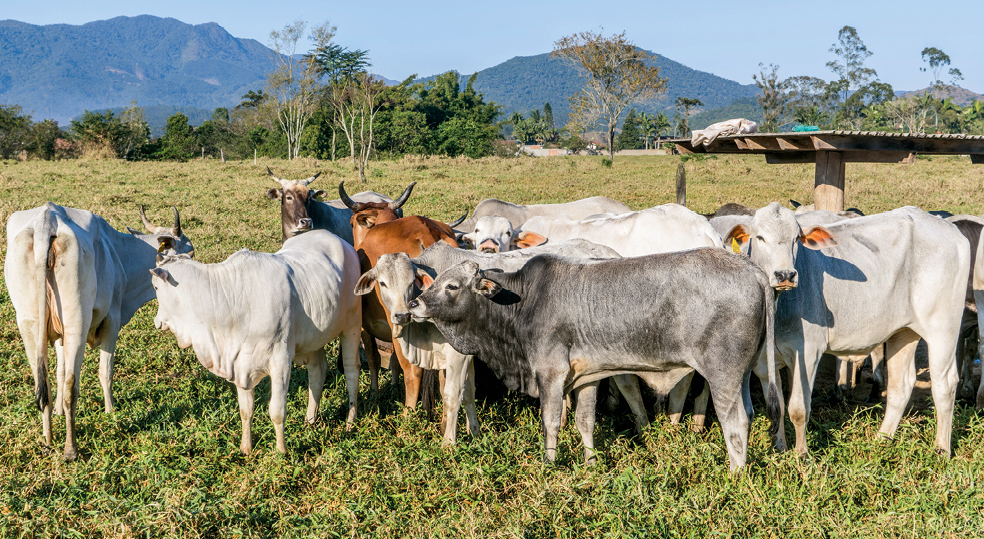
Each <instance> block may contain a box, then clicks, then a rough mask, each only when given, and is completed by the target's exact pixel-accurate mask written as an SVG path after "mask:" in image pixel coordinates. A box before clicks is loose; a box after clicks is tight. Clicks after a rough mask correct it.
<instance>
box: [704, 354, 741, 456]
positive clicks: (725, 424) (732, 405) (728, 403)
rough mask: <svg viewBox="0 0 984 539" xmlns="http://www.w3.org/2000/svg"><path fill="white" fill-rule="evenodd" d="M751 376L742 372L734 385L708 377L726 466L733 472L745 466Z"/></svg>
mask: <svg viewBox="0 0 984 539" xmlns="http://www.w3.org/2000/svg"><path fill="white" fill-rule="evenodd" d="M750 377H751V373H750V372H747V373H745V374H744V375H742V377H741V382H740V383H739V384H738V385H737V387H735V384H734V382H730V383H727V382H725V381H724V380H720V379H708V380H707V383H708V385H710V386H711V390H710V391H711V398H713V399H714V409H715V410H716V411H717V416H718V420H719V421H720V422H721V430H722V432H723V434H724V444H725V446H726V447H727V450H728V465H729V466H730V468H731V471H732V472H734V471H735V470H737V469H738V468H741V467H742V466H744V465H745V462H746V458H747V454H748V433H749V428H750V427H751V424H752V395H751V389H750V387H749V380H750Z"/></svg>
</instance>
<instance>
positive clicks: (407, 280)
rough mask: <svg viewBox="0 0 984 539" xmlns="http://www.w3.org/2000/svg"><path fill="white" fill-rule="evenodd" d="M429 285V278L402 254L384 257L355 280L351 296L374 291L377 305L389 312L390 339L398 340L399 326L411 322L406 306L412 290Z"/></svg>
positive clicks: (413, 293)
mask: <svg viewBox="0 0 984 539" xmlns="http://www.w3.org/2000/svg"><path fill="white" fill-rule="evenodd" d="M432 282H433V280H432V279H431V278H430V276H429V275H427V274H426V273H425V272H423V271H422V270H419V269H418V268H417V267H416V266H414V265H413V263H412V262H410V257H408V256H407V255H406V254H405V253H392V254H385V255H383V256H381V257H379V260H377V261H376V265H375V266H374V267H373V268H372V269H371V270H369V271H367V272H366V273H364V274H363V275H362V277H360V278H359V281H358V282H357V283H356V285H355V294H356V295H358V296H362V295H365V294H368V293H370V292H372V291H373V289H374V288H375V289H376V290H377V292H378V294H379V296H378V297H379V299H380V302H381V303H382V304H383V306H384V307H386V310H387V311H388V312H389V318H390V325H391V327H392V328H393V336H394V337H399V336H400V335H402V334H403V327H404V326H406V325H407V324H409V323H410V322H411V321H412V320H411V317H410V309H409V308H408V307H407V303H409V302H410V300H412V299H413V296H414V295H415V290H420V289H423V288H427V287H428V286H430V284H431V283H432Z"/></svg>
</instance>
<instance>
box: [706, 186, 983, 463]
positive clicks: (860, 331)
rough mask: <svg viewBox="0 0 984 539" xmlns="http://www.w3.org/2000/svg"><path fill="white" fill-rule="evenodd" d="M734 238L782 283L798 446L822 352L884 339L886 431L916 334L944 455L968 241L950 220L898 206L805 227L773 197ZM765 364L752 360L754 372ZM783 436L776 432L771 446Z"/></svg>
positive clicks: (908, 375) (863, 347)
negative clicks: (922, 344)
mask: <svg viewBox="0 0 984 539" xmlns="http://www.w3.org/2000/svg"><path fill="white" fill-rule="evenodd" d="M732 238H734V239H735V240H736V241H738V242H739V243H741V244H742V245H745V244H748V245H747V248H748V252H749V253H750V255H751V258H752V260H753V261H755V262H756V263H757V264H758V265H759V266H761V267H762V268H763V269H765V272H766V274H767V275H768V276H769V279H770V284H771V285H772V286H773V287H774V288H776V289H777V290H786V291H785V292H783V293H782V294H781V295H780V296H779V299H778V303H777V310H776V346H777V348H778V351H779V354H778V355H777V358H776V361H782V362H783V363H785V365H786V366H787V367H789V368H790V369H791V370H792V379H793V387H792V388H791V390H792V395H791V397H790V399H789V418H790V420H791V421H792V422H793V425H794V427H795V428H796V450H797V452H798V453H800V454H806V453H807V451H808V450H807V444H806V424H807V421H808V420H809V416H810V395H811V393H812V390H813V382H814V380H815V377H816V372H817V365H818V363H819V361H820V356H821V355H822V354H824V353H825V352H826V353H831V354H834V355H864V354H868V353H869V352H871V350H872V349H874V348H875V347H876V346H878V345H880V344H881V343H883V342H887V343H888V347H887V352H886V358H887V371H888V403H887V406H886V410H885V419H884V421H883V422H882V427H881V433H882V435H885V436H892V435H893V434H894V433H895V430H896V428H897V427H898V424H899V421H900V420H901V418H902V413H903V412H904V410H905V407H906V404H908V402H909V396H910V394H911V392H912V387H913V385H914V383H915V379H916V370H915V361H914V356H915V350H916V345H917V343H918V342H919V338H920V337H922V338H923V339H924V340H925V341H926V344H927V348H928V352H929V370H930V377H931V379H932V392H933V402H934V403H935V406H936V414H937V430H936V447H937V448H938V449H939V450H940V451H942V452H944V453H946V454H949V453H950V430H951V425H952V422H953V402H954V397H955V390H956V383H957V369H956V361H955V350H956V340H957V335H958V332H959V329H960V319H961V314H962V312H963V307H964V296H965V291H966V286H967V285H966V281H965V279H966V275H967V274H968V272H969V266H970V246H969V244H968V242H967V240H966V239H965V238H964V237H963V236H962V235H961V234H960V232H959V231H958V230H957V228H956V227H954V226H953V225H951V224H950V223H947V222H946V221H944V220H942V219H938V218H936V217H933V216H931V215H929V214H927V213H926V212H924V211H922V210H920V209H918V208H913V207H905V208H900V209H897V210H893V211H890V212H886V213H881V214H878V215H872V216H868V217H859V218H856V219H850V220H845V221H841V222H837V223H833V224H830V225H827V226H813V227H809V228H805V229H804V228H802V227H801V226H800V224H799V223H797V221H796V218H795V217H794V215H793V212H792V211H791V210H788V209H786V208H783V207H782V206H780V205H779V203H772V204H770V205H769V206H767V207H765V208H762V209H760V210H759V211H758V212H757V213H756V214H755V217H754V219H753V222H752V224H751V225H750V226H745V225H738V226H736V227H735V228H734V229H733V230H732V231H731V233H730V234H729V235H728V237H727V238H726V239H725V241H726V242H728V243H730V241H731V239H732ZM800 245H802V246H804V247H807V248H806V249H800ZM780 358H781V359H780ZM764 363H766V362H765V360H760V361H759V363H758V365H757V366H756V368H755V373H756V375H758V376H759V377H760V378H762V377H763V375H764V374H765V373H766V367H767V365H765V364H764ZM785 443H786V442H785V435H784V434H783V433H782V431H781V430H780V432H779V434H778V439H777V440H776V445H777V447H785Z"/></svg>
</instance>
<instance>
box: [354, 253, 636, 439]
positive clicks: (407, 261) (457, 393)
mask: <svg viewBox="0 0 984 539" xmlns="http://www.w3.org/2000/svg"><path fill="white" fill-rule="evenodd" d="M546 253H551V254H557V255H561V256H568V257H573V258H597V259H610V258H618V253H616V252H615V251H613V250H612V249H609V248H607V247H604V246H601V245H597V244H594V243H591V242H589V241H585V240H571V241H566V242H559V243H555V244H554V243H552V244H549V245H543V246H539V247H531V248H529V249H523V250H520V251H512V252H506V253H497V254H486V253H476V252H473V251H466V250H462V249H455V248H453V247H450V246H448V245H447V244H445V243H435V244H434V245H432V246H430V247H428V248H427V249H426V250H424V252H423V253H421V255H420V256H419V257H417V258H413V259H411V258H409V257H408V256H407V255H405V254H403V253H396V254H386V255H383V256H381V257H380V258H379V260H378V261H377V262H376V265H375V266H374V267H373V268H372V269H371V270H369V271H368V272H366V273H364V274H363V275H362V277H361V278H360V279H359V285H358V287H357V288H356V291H355V293H356V294H359V295H362V294H368V293H369V292H371V291H372V290H373V285H374V284H375V283H379V284H380V285H381V287H380V292H381V296H382V298H383V303H384V304H385V305H386V308H387V309H388V310H389V312H390V313H391V316H392V321H393V328H394V331H398V332H399V335H398V337H397V341H398V343H399V345H400V347H401V348H402V350H403V353H404V355H405V356H406V357H407V359H408V360H409V361H410V362H411V363H413V364H415V365H417V366H419V367H421V368H425V369H444V370H445V371H446V381H445V384H444V388H443V398H444V411H445V416H444V419H445V425H444V442H445V444H453V443H454V442H455V440H456V436H457V425H458V423H457V419H458V411H459V409H460V408H461V406H462V404H464V407H465V416H466V419H467V423H468V430H469V432H471V434H472V435H473V436H476V435H478V431H479V424H478V416H477V415H476V413H475V403H474V399H475V375H474V363H473V358H472V356H469V355H464V354H461V353H459V352H457V351H456V350H455V349H454V348H452V347H451V345H449V344H448V343H447V341H446V340H445V339H444V336H443V335H441V332H440V331H438V330H437V328H436V327H435V326H434V324H431V323H430V322H412V321H411V318H410V316H409V308H408V307H407V303H408V302H409V301H410V300H412V299H413V298H414V297H416V295H417V294H416V293H419V291H420V290H422V289H425V288H427V287H428V286H430V284H431V283H432V282H433V280H434V276H436V275H437V274H439V273H441V272H443V271H445V270H446V269H448V268H450V267H452V266H456V265H457V264H459V263H461V262H465V261H470V262H475V263H477V264H478V265H479V266H480V267H481V268H483V269H487V270H492V269H498V270H503V271H516V270H518V269H520V268H522V267H523V266H524V265H525V264H526V262H528V261H529V260H530V259H531V258H533V257H534V256H536V255H539V254H546ZM415 292H416V293H415ZM614 378H615V381H616V383H617V384H618V385H619V388H620V389H622V391H623V393H624V394H625V395H626V400H627V401H628V402H629V406H630V407H631V408H632V411H633V413H634V415H635V420H636V428H637V430H638V431H640V432H641V431H642V430H643V429H645V428H646V426H648V425H649V419H648V417H647V415H646V410H645V407H644V404H643V402H642V394H641V392H640V391H639V384H638V382H637V381H636V380H635V379H634V377H632V376H630V375H620V376H616V377H614ZM511 389H515V388H511Z"/></svg>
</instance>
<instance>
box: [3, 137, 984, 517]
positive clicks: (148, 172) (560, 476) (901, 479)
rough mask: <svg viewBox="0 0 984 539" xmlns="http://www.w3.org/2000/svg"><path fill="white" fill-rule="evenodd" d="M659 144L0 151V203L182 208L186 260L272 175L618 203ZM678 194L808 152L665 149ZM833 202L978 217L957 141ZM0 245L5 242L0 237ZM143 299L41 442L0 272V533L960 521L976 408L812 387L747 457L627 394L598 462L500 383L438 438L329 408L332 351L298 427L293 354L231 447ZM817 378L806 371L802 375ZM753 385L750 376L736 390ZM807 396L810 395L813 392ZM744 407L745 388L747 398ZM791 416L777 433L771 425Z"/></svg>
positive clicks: (973, 467) (649, 197) (967, 499)
mask: <svg viewBox="0 0 984 539" xmlns="http://www.w3.org/2000/svg"><path fill="white" fill-rule="evenodd" d="M677 162H678V158H674V157H629V158H621V157H620V158H616V160H615V162H614V164H613V165H612V166H611V167H610V168H608V167H604V166H603V165H602V163H601V159H598V158H555V159H533V158H526V159H507V160H501V159H483V160H477V161H472V160H468V159H456V160H452V159H437V158H432V159H422V158H416V159H414V158H408V159H404V160H402V161H397V162H385V163H373V164H372V172H371V174H370V175H369V176H370V183H368V184H367V185H365V186H362V185H359V184H358V182H356V181H352V180H351V179H352V178H353V177H354V174H353V173H352V172H351V168H350V167H349V166H347V165H344V164H341V163H336V164H332V163H325V162H315V161H313V160H300V161H297V162H293V163H287V162H279V161H264V162H263V163H261V164H260V166H253V164H252V162H244V163H231V162H230V163H228V164H221V163H216V162H214V161H207V162H204V163H203V162H190V163H184V164H169V163H124V162H104V161H68V162H60V163H41V162H27V163H18V162H12V161H8V162H0V218H2V219H3V220H6V218H7V217H8V216H9V215H10V213H11V212H13V211H16V210H19V209H27V208H31V207H36V206H38V205H40V204H42V203H43V202H45V201H47V200H52V201H54V202H56V203H58V204H62V205H66V206H73V207H78V208H85V209H89V210H92V211H94V212H96V213H99V214H100V215H103V216H104V217H106V218H107V220H109V222H110V223H111V224H112V225H114V226H116V227H117V228H119V229H123V228H124V227H125V226H132V227H134V228H136V227H138V226H139V222H140V221H139V218H138V217H137V212H136V208H135V205H136V204H146V205H147V207H148V215H150V216H151V219H152V220H155V221H162V222H163V221H167V220H168V219H169V215H170V211H169V208H168V206H170V205H172V204H175V205H177V206H178V207H179V208H181V210H182V218H183V225H184V228H185V230H186V233H187V234H188V236H189V237H191V238H192V240H193V241H194V243H195V247H196V250H197V256H198V258H199V260H202V261H204V262H218V261H221V260H224V259H225V258H226V257H227V256H228V255H229V254H231V253H232V252H234V251H236V250H238V249H241V248H244V247H245V248H250V249H257V250H262V251H275V250H276V249H277V248H278V247H279V243H280V224H279V207H278V205H277V203H275V202H273V201H270V200H269V199H267V198H266V195H265V192H266V190H267V189H268V188H270V187H272V186H274V184H273V183H272V182H271V181H270V180H269V178H268V177H267V176H266V172H265V169H264V165H267V164H269V165H270V166H271V167H272V168H273V169H274V171H275V172H276V173H277V174H278V175H280V176H281V177H291V178H296V177H307V176H309V175H310V174H311V173H312V172H313V171H314V170H315V169H317V170H321V171H324V172H325V174H323V175H322V176H321V178H319V179H318V180H317V182H316V184H314V185H317V186H320V187H321V188H324V189H327V190H329V192H331V191H333V190H334V187H335V185H336V184H337V181H338V180H340V179H346V180H350V183H349V185H348V190H349V192H350V193H353V192H356V191H361V190H363V189H373V190H376V191H380V192H383V193H389V194H391V195H396V194H398V193H399V192H401V191H402V189H403V188H404V187H405V186H406V184H407V183H409V182H411V181H417V182H418V185H417V188H416V190H415V192H414V195H413V197H412V198H411V200H410V202H409V203H408V204H407V206H406V207H405V211H406V212H407V214H424V215H428V216H430V217H433V218H437V219H444V220H451V219H453V218H455V217H457V216H458V215H460V214H461V212H462V210H464V209H465V208H472V207H474V205H475V204H476V203H477V202H478V201H479V200H481V199H483V198H487V197H498V198H502V199H505V200H510V201H514V202H520V203H533V202H561V201H567V200H572V199H576V198H581V197H584V196H590V195H597V194H604V195H607V196H610V197H612V198H614V199H617V200H621V201H623V202H625V203H626V204H628V205H630V206H631V207H633V208H636V209H641V208H644V207H648V206H652V205H655V204H662V203H665V202H670V201H673V200H675V194H674V192H673V184H674V178H675V172H676V164H677ZM686 166H687V174H688V183H689V193H688V202H689V205H690V207H691V208H693V209H695V210H697V211H702V212H709V211H712V210H714V209H715V208H717V207H718V206H720V205H721V204H722V203H724V202H731V201H734V202H741V203H744V204H749V205H756V206H761V205H764V204H766V203H768V202H770V201H773V200H779V201H783V202H784V201H786V199H788V198H795V199H797V200H799V201H801V202H804V203H809V202H811V201H812V196H811V191H812V185H813V169H812V167H810V166H804V165H789V166H766V165H765V163H764V160H762V159H761V158H755V157H719V158H717V159H707V160H703V161H689V162H688V163H687V165H686ZM847 176H848V185H847V194H846V199H847V205H849V206H857V207H860V208H861V209H863V210H864V211H866V212H877V211H884V210H888V209H891V208H894V207H897V206H900V205H904V204H913V205H918V206H921V207H923V208H926V209H948V210H950V211H952V212H954V213H970V214H975V215H976V214H980V213H982V211H984V201H982V200H981V198H980V196H979V193H980V189H981V186H982V185H984V167H973V166H971V165H970V163H969V160H968V159H966V158H963V159H958V158H934V159H933V160H931V161H927V160H917V162H916V163H915V164H913V165H908V166H906V165H848V169H847ZM0 241H3V242H4V243H3V245H2V247H3V251H6V244H5V239H4V240H0ZM155 313H156V305H155V302H151V304H148V305H147V306H145V307H144V308H143V309H141V310H140V311H139V312H138V313H137V314H136V316H135V317H134V319H133V320H132V321H131V322H130V324H129V325H127V326H126V327H125V328H124V329H123V331H122V333H121V336H120V341H119V346H118V350H117V351H118V355H117V362H116V377H115V395H116V398H117V410H116V412H114V413H113V414H105V413H103V412H102V396H101V395H102V392H101V390H100V388H99V382H98V378H97V375H96V371H97V367H96V365H97V363H98V355H97V354H95V353H94V352H93V351H91V350H90V351H88V352H87V354H86V359H85V364H84V367H83V376H82V380H81V385H82V387H81V398H80V405H79V421H78V429H79V445H80V451H81V456H80V459H79V460H78V461H76V462H72V463H65V462H64V461H63V460H62V459H61V456H60V453H61V451H60V450H61V444H62V443H63V442H64V421H63V420H62V418H57V417H56V419H55V421H54V429H53V430H54V432H55V439H56V451H54V453H53V454H51V455H48V456H45V455H43V454H42V450H41V441H42V437H41V425H40V417H39V415H40V414H39V413H38V412H37V410H36V408H35V407H34V406H33V398H32V396H33V393H32V387H33V382H32V379H31V375H30V373H29V369H28V367H27V359H26V357H25V355H24V348H23V343H22V342H21V339H20V335H19V333H18V332H17V328H16V323H15V318H14V311H13V308H12V306H11V305H10V299H9V296H8V295H7V290H6V286H2V287H0V361H2V363H3V368H2V369H0V476H2V478H0V536H5V537H52V536H64V537H236V536H248V537H295V536H296V537H304V536H308V537H310V536H317V537H334V536H339V537H341V536H345V537H350V536H380V537H397V536H410V537H430V536H433V537H462V536H468V537H472V536H481V537H649V536H667V537H706V536H710V535H716V536H721V535H723V536H739V537H744V536H763V537H779V536H782V537H785V536H796V537H815V536H826V537H857V536H867V537H899V536H919V537H922V536H927V535H929V536H942V537H964V536H979V535H980V534H981V522H982V521H984V520H982V519H984V465H982V464H981V463H982V462H984V425H982V421H981V418H980V417H978V416H977V415H976V414H975V413H974V412H973V409H972V408H970V407H968V406H966V405H964V404H960V405H959V406H958V408H957V413H956V417H955V423H954V431H953V437H954V456H953V458H952V459H950V460H946V459H943V458H941V457H938V456H936V455H935V454H934V453H933V450H932V448H933V437H934V427H935V420H934V418H933V416H932V414H931V413H930V412H913V413H911V414H909V415H908V416H906V418H905V419H904V420H903V421H902V424H901V426H900V427H899V431H898V433H897V434H896V436H895V438H894V439H893V440H889V441H886V440H881V439H879V438H878V437H877V436H876V434H877V431H878V427H879V424H880V422H881V418H882V415H883V411H882V409H881V407H880V406H876V407H874V408H862V407H857V406H854V405H851V406H847V405H840V406H828V405H824V404H823V403H822V402H816V401H815V410H814V414H813V416H812V418H811V422H810V426H809V428H810V431H809V442H810V447H811V449H812V451H813V453H812V459H811V460H810V461H808V462H801V461H798V460H797V459H796V457H795V456H794V455H793V454H792V452H787V453H783V454H776V453H774V452H772V451H771V450H770V449H769V442H768V439H767V438H768V436H767V424H766V422H765V420H764V418H762V417H761V416H756V419H755V421H754V423H753V427H752V429H753V432H752V436H751V443H750V449H749V466H748V469H747V471H745V472H744V473H740V474H737V475H732V474H729V473H728V471H727V462H726V457H725V449H724V442H723V438H722V435H721V430H720V428H719V427H718V425H717V424H716V423H715V424H713V426H712V427H711V429H710V431H709V432H708V433H707V434H697V433H694V432H691V431H690V430H689V429H688V428H687V427H685V426H671V425H669V424H668V422H667V421H666V419H665V417H656V419H655V422H654V424H653V426H652V427H651V428H650V429H649V430H648V431H647V432H646V433H645V435H644V436H642V437H641V438H636V437H633V436H632V431H633V427H632V423H631V420H630V419H629V418H628V416H627V414H625V413H622V414H606V413H604V412H601V413H599V422H598V427H597V429H596V443H597V445H598V447H599V449H600V451H601V455H600V461H601V462H600V464H599V465H598V466H596V467H594V468H584V467H583V466H582V465H581V458H582V456H581V455H582V453H581V448H580V437H579V436H578V435H577V433H576V430H575V429H574V427H573V426H569V427H568V428H567V429H565V430H564V431H563V432H562V436H561V442H560V448H559V459H558V463H557V464H556V465H555V466H551V467H544V466H543V465H542V464H541V462H540V451H541V441H540V430H539V419H538V407H537V404H536V401H535V400H534V399H530V398H526V397H522V396H518V395H513V396H510V397H508V398H506V399H505V400H503V401H499V402H495V403H488V404H484V405H482V406H480V408H479V416H480V419H481V421H482V431H483V433H482V436H481V437H480V438H478V439H475V440H472V439H471V438H470V437H469V436H468V435H467V434H465V433H464V427H463V423H464V422H463V421H462V422H461V423H462V427H461V433H460V434H459V439H460V442H459V444H458V445H457V446H456V447H454V448H451V449H442V448H441V437H440V434H439V433H438V428H437V426H436V425H435V424H433V423H429V422H427V420H426V417H425V415H424V414H423V413H422V412H418V413H409V414H404V413H402V407H401V405H399V404H397V403H395V402H394V401H395V399H394V395H393V394H392V387H391V385H390V383H389V378H388V376H384V379H383V382H382V387H383V395H384V397H383V399H381V401H380V402H378V403H373V402H369V400H368V397H369V394H368V377H367V376H364V377H363V383H362V391H361V394H360V396H361V398H362V401H361V403H362V407H361V409H362V414H361V415H360V418H359V420H358V422H357V428H356V429H355V430H354V431H353V432H346V431H345V429H344V414H345V409H346V398H345V395H344V380H343V379H342V378H341V376H339V375H338V374H337V373H335V372H334V371H333V370H332V371H331V372H330V373H329V380H328V383H327V385H326V389H325V397H324V399H323V401H322V408H321V423H320V424H319V425H316V426H313V427H309V426H304V423H303V416H304V409H305V406H306V399H307V397H306V394H305V393H306V382H307V374H306V371H305V370H304V369H295V370H294V372H293V376H292V379H291V389H290V398H289V401H288V415H287V426H286V431H287V446H288V454H287V455H286V456H280V455H279V454H277V453H276V452H275V450H274V434H273V428H272V425H271V423H270V420H269V416H268V415H267V408H266V405H267V403H268V401H269V383H268V382H264V383H262V384H261V385H260V386H259V388H258V390H257V412H256V417H255V419H254V436H255V438H256V440H255V449H254V453H253V455H251V456H249V457H245V456H242V455H240V454H239V449H238V448H239V435H240V422H239V415H238V405H237V401H236V395H235V391H234V389H233V387H232V385H231V384H229V383H228V382H225V381H223V380H220V379H218V378H216V377H215V376H213V375H211V374H210V373H208V372H207V371H205V369H203V368H202V367H201V366H200V365H199V364H198V362H197V360H196V359H195V357H194V355H193V353H192V352H191V350H179V349H178V348H177V346H176V344H175V341H174V338H173V336H171V335H170V334H162V333H160V332H158V331H156V330H155V329H154V326H153V316H154V314H155ZM332 351H333V350H330V353H332ZM826 391H827V388H819V387H818V389H817V395H823V394H825V393H826ZM756 397H758V395H756ZM817 400H820V399H817ZM760 410H761V407H759V408H758V409H757V411H759V412H760ZM791 430H792V429H791V428H789V429H787V432H788V433H789V434H791Z"/></svg>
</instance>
